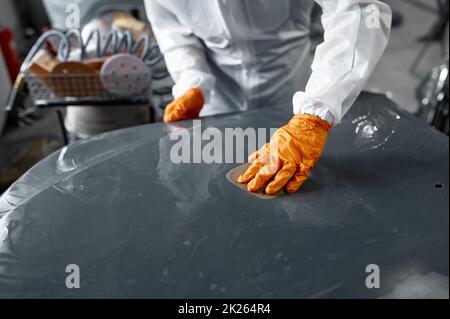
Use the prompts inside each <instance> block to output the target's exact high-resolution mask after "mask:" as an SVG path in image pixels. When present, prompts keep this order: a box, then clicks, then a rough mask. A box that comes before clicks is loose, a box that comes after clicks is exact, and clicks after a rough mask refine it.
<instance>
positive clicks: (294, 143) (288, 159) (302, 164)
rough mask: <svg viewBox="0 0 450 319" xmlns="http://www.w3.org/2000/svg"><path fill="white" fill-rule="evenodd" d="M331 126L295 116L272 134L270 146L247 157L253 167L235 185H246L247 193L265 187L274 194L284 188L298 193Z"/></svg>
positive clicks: (318, 120) (317, 158) (320, 152)
mask: <svg viewBox="0 0 450 319" xmlns="http://www.w3.org/2000/svg"><path fill="white" fill-rule="evenodd" d="M330 129H331V124H329V123H328V122H327V121H324V120H322V119H320V118H318V117H316V116H311V115H305V114H302V115H296V116H295V117H294V118H293V119H292V120H291V121H290V122H289V124H288V125H286V126H284V127H282V128H281V129H279V130H278V131H277V132H275V134H274V136H273V137H272V139H271V141H270V144H266V145H264V147H263V148H262V149H261V150H260V151H259V152H256V153H255V154H253V155H252V156H250V159H249V160H250V162H251V163H252V165H251V166H250V168H249V169H248V170H247V172H246V173H245V174H243V175H241V176H240V177H239V179H238V182H239V183H241V184H248V185H247V188H248V190H249V191H250V192H257V191H259V190H261V189H262V188H263V187H265V186H266V185H267V184H268V186H267V187H266V189H265V192H266V194H268V195H274V194H276V193H278V192H279V191H280V190H282V189H283V188H285V190H286V192H288V193H295V192H297V191H298V190H299V189H300V187H301V186H302V185H303V184H304V183H305V182H306V181H307V180H308V178H309V176H310V173H311V171H312V169H313V167H314V166H315V165H316V163H317V161H318V160H319V158H320V156H321V155H322V152H323V149H324V148H325V145H326V141H327V137H328V133H329V131H330Z"/></svg>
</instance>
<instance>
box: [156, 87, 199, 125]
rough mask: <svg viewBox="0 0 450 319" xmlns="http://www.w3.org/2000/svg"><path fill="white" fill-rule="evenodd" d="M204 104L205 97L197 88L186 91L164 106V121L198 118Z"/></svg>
mask: <svg viewBox="0 0 450 319" xmlns="http://www.w3.org/2000/svg"><path fill="white" fill-rule="evenodd" d="M204 105H205V97H204V95H203V93H202V91H201V90H200V89H199V88H193V89H190V90H189V91H187V92H186V93H185V94H184V95H183V96H181V97H180V98H178V99H176V100H175V101H173V102H172V103H170V104H169V105H168V106H167V107H166V111H165V112H164V122H166V123H172V122H177V121H182V120H190V119H195V118H198V117H199V115H200V111H201V110H202V108H203V106H204Z"/></svg>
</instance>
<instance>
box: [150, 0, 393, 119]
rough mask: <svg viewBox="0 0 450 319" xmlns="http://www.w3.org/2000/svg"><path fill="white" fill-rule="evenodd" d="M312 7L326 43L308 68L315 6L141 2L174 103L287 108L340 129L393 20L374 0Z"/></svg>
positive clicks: (242, 0) (214, 110) (227, 0)
mask: <svg viewBox="0 0 450 319" xmlns="http://www.w3.org/2000/svg"><path fill="white" fill-rule="evenodd" d="M315 2H317V3H318V4H319V5H320V6H321V7H322V9H323V17H322V22H323V26H324V29H325V41H324V42H323V43H322V44H321V45H320V46H319V47H318V48H317V50H316V53H315V58H314V61H312V59H311V55H310V38H309V32H310V22H311V21H310V20H311V11H312V8H313V5H314V1H313V0H145V4H146V9H147V14H148V16H149V20H150V22H151V24H152V27H153V30H154V32H155V35H156V37H157V40H158V43H159V45H160V47H161V50H162V52H163V54H164V56H165V60H166V64H167V67H168V69H169V72H170V73H171V75H172V77H173V79H174V80H175V82H176V85H175V87H174V89H173V93H174V96H175V98H178V97H179V96H181V95H183V94H184V93H185V92H186V91H187V90H189V89H190V88H192V87H199V88H200V89H202V91H203V93H204V95H205V97H206V101H207V105H206V107H205V108H204V109H203V112H202V114H201V115H203V116H204V115H212V114H219V113H226V112H232V111H239V110H241V111H242V110H251V109H255V108H259V107H265V106H271V105H280V103H283V104H286V106H287V107H292V103H293V107H294V113H295V114H298V113H306V114H310V115H316V116H319V117H321V118H323V119H325V120H328V121H329V122H331V123H335V124H337V123H339V122H340V120H341V119H342V117H343V116H344V115H345V114H346V112H347V111H348V110H349V109H350V107H351V106H352V104H353V103H354V101H355V99H356V98H357V97H358V95H359V94H360V93H361V91H362V89H363V88H364V86H365V84H366V82H367V80H368V78H369V76H370V74H371V73H372V71H373V69H374V68H375V66H376V64H377V62H378V61H379V59H380V58H381V56H382V54H383V52H384V50H385V48H386V45H387V42H388V39H389V33H390V27H391V17H392V13H391V10H390V8H389V6H388V5H386V4H384V3H382V2H380V1H376V0H317V1H315ZM311 63H312V64H311ZM311 65H312V67H311ZM292 101H293V102H292Z"/></svg>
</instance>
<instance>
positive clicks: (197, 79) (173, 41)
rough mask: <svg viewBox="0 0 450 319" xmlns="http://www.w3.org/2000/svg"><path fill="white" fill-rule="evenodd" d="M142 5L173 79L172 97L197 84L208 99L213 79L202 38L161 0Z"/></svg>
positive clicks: (212, 87)
mask: <svg viewBox="0 0 450 319" xmlns="http://www.w3.org/2000/svg"><path fill="white" fill-rule="evenodd" d="M145 7H146V11H147V15H148V18H149V21H150V23H151V26H152V29H153V32H154V34H155V37H156V40H157V42H158V45H159V47H160V49H161V52H162V53H163V54H164V59H165V61H166V65H167V68H168V70H169V73H170V75H171V76H172V78H173V80H174V81H175V83H176V84H175V86H174V88H173V95H174V97H175V98H178V97H180V96H182V95H183V94H184V93H186V92H187V91H188V90H189V89H191V88H194V87H198V88H200V89H201V90H202V92H203V94H204V95H205V99H206V101H209V97H210V95H211V92H212V90H213V89H214V86H215V83H216V79H215V77H214V76H213V75H212V73H211V70H210V68H209V65H208V63H207V61H206V57H205V50H204V46H203V44H202V43H201V41H200V40H199V39H198V38H197V37H196V36H195V35H194V34H193V33H192V31H191V29H190V28H189V26H186V25H183V24H182V23H181V22H180V21H179V19H178V18H177V17H176V15H175V14H174V13H173V12H172V11H171V10H170V9H169V8H168V7H167V6H165V5H164V1H159V0H145Z"/></svg>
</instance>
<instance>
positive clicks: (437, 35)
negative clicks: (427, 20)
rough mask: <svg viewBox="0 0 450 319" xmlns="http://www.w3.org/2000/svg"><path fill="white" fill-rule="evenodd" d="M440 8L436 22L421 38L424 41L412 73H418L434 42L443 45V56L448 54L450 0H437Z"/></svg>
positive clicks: (412, 66) (412, 67)
mask: <svg viewBox="0 0 450 319" xmlns="http://www.w3.org/2000/svg"><path fill="white" fill-rule="evenodd" d="M436 2H437V6H438V10H437V12H436V15H437V17H436V22H435V23H434V24H433V26H432V27H431V29H430V30H429V31H428V32H427V33H426V34H425V35H424V36H423V37H421V38H420V39H419V41H420V42H422V43H423V47H422V49H421V50H420V51H419V53H418V54H417V57H416V59H415V60H414V62H413V64H412V65H411V73H412V74H417V68H418V66H419V64H420V62H421V61H422V59H423V58H424V56H425V54H426V53H427V52H428V50H429V49H430V48H431V45H432V44H433V43H439V44H440V46H441V51H442V56H443V57H445V56H446V55H447V56H448V46H449V38H448V28H449V3H450V0H436Z"/></svg>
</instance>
